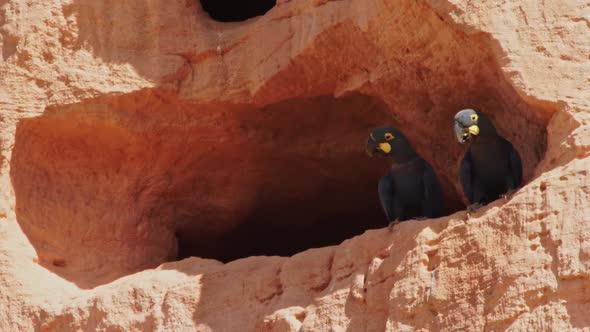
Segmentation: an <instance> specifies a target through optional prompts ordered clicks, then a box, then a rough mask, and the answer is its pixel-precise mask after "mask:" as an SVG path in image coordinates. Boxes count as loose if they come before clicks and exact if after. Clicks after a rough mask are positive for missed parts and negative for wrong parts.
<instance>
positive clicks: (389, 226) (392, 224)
mask: <svg viewBox="0 0 590 332" xmlns="http://www.w3.org/2000/svg"><path fill="white" fill-rule="evenodd" d="M399 223H400V221H399V218H397V219H395V220H394V221H392V222H390V223H389V225H387V230H389V231H390V232H393V227H394V226H395V225H397V224H399Z"/></svg>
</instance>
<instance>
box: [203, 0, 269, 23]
mask: <svg viewBox="0 0 590 332" xmlns="http://www.w3.org/2000/svg"><path fill="white" fill-rule="evenodd" d="M200 2H201V6H202V8H203V10H204V11H206V12H207V13H208V14H209V16H210V17H211V18H212V19H214V20H216V21H219V22H241V21H245V20H247V19H250V18H253V17H256V16H261V15H264V14H266V12H268V11H269V10H271V9H272V8H273V7H274V6H275V4H276V0H253V1H240V0H200Z"/></svg>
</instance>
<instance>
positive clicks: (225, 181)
mask: <svg viewBox="0 0 590 332" xmlns="http://www.w3.org/2000/svg"><path fill="white" fill-rule="evenodd" d="M485 95H486V96H487V95H488V94H487V93H486V94H485ZM468 104H469V103H468ZM484 104H485V103H484ZM490 105H491V106H494V105H492V104H490ZM448 109H449V114H445V113H440V114H438V113H437V114H435V113H433V114H432V115H431V118H432V120H429V121H425V120H421V121H420V123H411V122H407V121H406V120H407V119H406V120H404V119H401V118H400V117H399V114H405V113H403V112H402V113H399V112H400V110H396V111H394V112H392V110H391V109H390V108H389V107H388V106H386V105H385V104H384V103H383V102H382V101H381V100H379V99H378V98H374V97H371V96H367V95H363V94H360V93H353V94H350V95H347V96H344V97H340V98H334V97H332V96H319V97H314V98H298V99H291V100H285V101H282V102H279V103H277V104H272V105H268V106H264V107H256V106H253V105H227V104H206V105H199V104H187V103H186V102H182V101H179V100H176V97H174V95H173V94H166V93H164V92H161V91H152V90H147V91H141V92H137V93H132V94H128V95H123V96H108V97H102V98H98V99H96V100H90V101H85V102H82V103H80V104H75V105H67V106H59V107H55V108H51V109H49V110H48V111H47V112H46V114H45V115H43V116H42V117H38V118H33V119H25V120H22V121H21V122H20V123H19V125H18V127H17V132H16V143H15V146H14V149H13V157H12V159H11V178H12V182H13V187H14V190H15V196H16V214H17V220H18V222H19V223H20V225H21V227H22V229H23V231H24V233H25V234H26V235H27V236H28V238H29V240H30V241H31V243H32V244H33V246H34V247H35V249H36V250H37V253H38V255H39V260H40V263H41V264H42V265H44V266H45V267H47V268H49V269H51V270H52V271H54V272H56V273H58V274H60V275H62V276H64V277H66V278H68V279H71V280H72V279H75V281H76V282H78V283H79V285H82V286H84V285H95V284H97V283H99V281H98V279H100V280H102V281H104V280H112V279H114V278H116V277H120V276H122V275H125V274H128V273H132V272H137V271H139V270H141V269H145V268H148V267H154V266H157V265H159V264H161V263H163V262H165V261H171V260H176V259H180V258H185V257H189V256H198V257H204V258H214V259H218V260H221V261H231V260H235V259H238V258H243V257H248V256H252V255H281V256H287V255H292V254H295V253H297V252H300V251H303V250H306V249H309V248H315V247H321V246H327V245H336V244H339V243H341V242H342V241H344V240H345V239H348V238H350V237H353V236H355V235H359V234H361V233H363V232H364V231H366V230H367V229H371V228H381V227H385V226H386V225H387V221H386V220H385V217H384V215H383V212H382V210H381V208H380V206H379V202H378V196H377V190H376V185H377V181H378V179H379V177H381V176H382V175H383V174H385V172H386V171H387V169H388V167H389V162H388V161H387V160H385V159H382V160H379V159H371V158H369V157H368V156H367V155H366V154H365V152H364V145H365V142H366V139H367V134H368V132H369V131H370V130H371V128H373V127H375V126H378V125H381V124H391V125H394V126H398V127H402V128H403V129H404V131H406V132H407V133H408V135H407V136H409V138H410V140H413V142H414V143H416V144H415V147H416V149H417V151H418V152H419V153H420V154H421V155H422V156H423V157H424V158H425V159H427V160H429V161H430V162H431V163H433V166H434V168H435V169H436V170H437V173H438V175H439V179H440V181H441V184H442V186H443V189H444V191H445V194H446V200H447V202H446V203H447V204H446V206H447V213H451V212H453V211H457V210H459V209H462V208H463V205H462V204H461V198H460V194H459V193H458V192H457V190H456V187H455V186H456V183H454V180H453V179H454V178H455V177H456V171H457V170H456V167H457V166H458V155H459V154H460V147H458V145H457V144H456V143H455V142H454V141H452V139H453V135H452V130H451V129H450V128H451V125H450V124H451V123H452V120H451V119H452V117H450V116H451V115H452V112H453V110H454V108H448ZM396 114H397V115H396ZM420 118H421V117H418V119H420ZM447 118H449V119H450V120H449V121H445V119H447ZM521 120H522V121H520V120H519V121H520V122H524V121H525V119H521ZM519 121H517V123H520V122H519ZM402 122H403V125H402V124H401V123H402ZM506 123H514V120H507V122H506ZM425 124H426V126H425ZM425 129H426V131H425ZM536 130H537V128H536V127H535V128H531V129H530V131H527V132H530V133H533V134H531V135H536V134H534V133H536ZM519 132H520V133H523V132H524V131H522V130H521V131H519ZM529 136H530V135H528V134H526V135H525V136H523V139H525V140H526V139H529V138H530V137H529ZM531 137H533V136H531ZM542 137H544V136H542V135H539V136H538V137H537V136H534V137H533V138H534V139H540V138H542ZM426 138H427V139H428V141H430V142H439V143H438V145H432V144H430V143H428V142H427V141H425V139H426ZM446 141H448V142H447V143H445V142H446ZM516 143H517V146H519V145H518V144H519V143H521V142H516ZM520 147H521V148H522V146H520ZM534 158H537V157H534ZM539 158H540V157H538V158H537V159H535V160H537V161H538V159H539ZM456 159H457V160H456ZM529 159H530V158H528V159H527V158H525V165H527V166H526V167H527V169H528V170H529V171H530V169H532V167H534V165H532V164H531V163H530V162H529ZM525 173H526V172H525ZM528 173H530V172H528ZM84 276H85V277H84ZM81 280H85V281H81ZM88 280H91V281H88Z"/></svg>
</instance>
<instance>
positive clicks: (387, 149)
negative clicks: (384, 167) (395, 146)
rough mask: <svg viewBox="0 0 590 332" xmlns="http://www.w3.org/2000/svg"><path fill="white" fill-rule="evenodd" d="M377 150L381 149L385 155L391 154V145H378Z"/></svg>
mask: <svg viewBox="0 0 590 332" xmlns="http://www.w3.org/2000/svg"><path fill="white" fill-rule="evenodd" d="M379 149H381V150H382V151H383V152H385V153H390V152H391V144H389V143H379Z"/></svg>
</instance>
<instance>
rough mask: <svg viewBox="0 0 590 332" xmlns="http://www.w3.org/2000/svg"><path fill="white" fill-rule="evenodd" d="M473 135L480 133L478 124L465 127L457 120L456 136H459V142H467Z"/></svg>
mask: <svg viewBox="0 0 590 332" xmlns="http://www.w3.org/2000/svg"><path fill="white" fill-rule="evenodd" d="M471 135H473V136H477V135H479V126H478V125H472V126H470V127H468V128H465V127H463V126H462V125H461V124H460V123H459V122H456V121H455V137H456V138H457V142H459V143H461V144H465V143H467V141H468V140H469V139H470V138H471Z"/></svg>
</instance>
